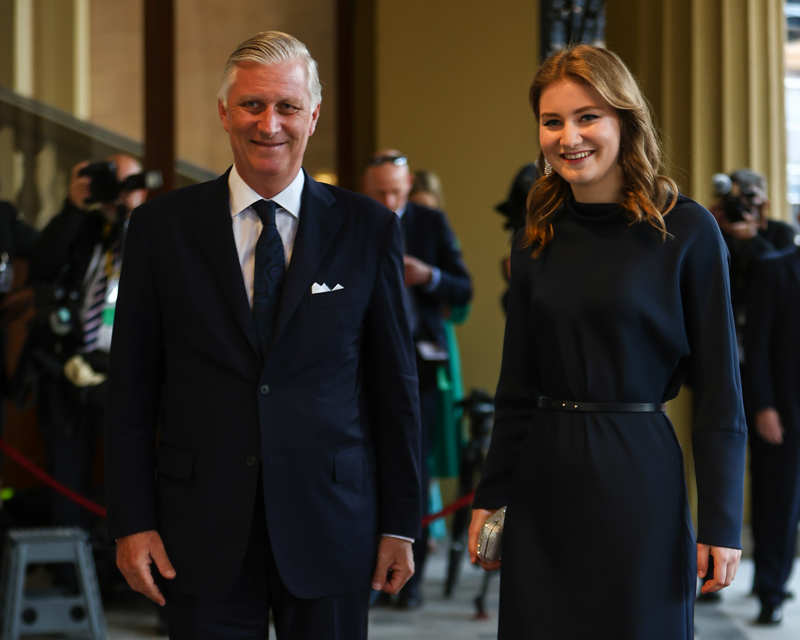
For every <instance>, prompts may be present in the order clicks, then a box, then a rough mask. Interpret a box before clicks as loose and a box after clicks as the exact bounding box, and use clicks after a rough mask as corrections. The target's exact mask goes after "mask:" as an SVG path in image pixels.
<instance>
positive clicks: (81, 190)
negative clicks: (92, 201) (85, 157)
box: [68, 161, 92, 209]
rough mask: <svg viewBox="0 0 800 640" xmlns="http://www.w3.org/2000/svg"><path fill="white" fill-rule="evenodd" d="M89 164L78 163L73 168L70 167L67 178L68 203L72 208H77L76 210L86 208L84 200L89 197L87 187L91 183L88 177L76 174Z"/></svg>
mask: <svg viewBox="0 0 800 640" xmlns="http://www.w3.org/2000/svg"><path fill="white" fill-rule="evenodd" d="M88 164H89V163H88V162H86V161H84V162H79V163H78V164H76V165H75V166H74V167H72V171H71V173H70V176H69V195H68V198H69V201H70V202H71V203H72V204H73V206H75V207H77V208H78V209H83V208H85V207H86V198H88V197H89V193H90V192H89V185H90V184H91V182H92V179H91V178H90V177H89V176H79V175H78V172H79V171H80V170H81V169H83V168H84V167H85V166H86V165H88Z"/></svg>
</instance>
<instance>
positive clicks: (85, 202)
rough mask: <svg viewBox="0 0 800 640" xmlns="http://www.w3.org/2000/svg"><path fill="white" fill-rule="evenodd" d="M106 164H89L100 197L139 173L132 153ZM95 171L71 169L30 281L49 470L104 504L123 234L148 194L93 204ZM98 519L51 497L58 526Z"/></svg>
mask: <svg viewBox="0 0 800 640" xmlns="http://www.w3.org/2000/svg"><path fill="white" fill-rule="evenodd" d="M106 162H108V163H111V164H108V165H105V167H103V165H102V164H94V165H92V166H93V167H98V168H100V169H101V170H100V174H102V175H101V176H100V177H99V182H95V183H94V190H95V195H97V193H96V192H97V188H98V186H99V184H100V183H103V184H106V183H109V182H113V181H117V182H118V183H119V184H122V183H123V181H124V180H125V179H126V178H128V177H130V176H132V175H136V174H140V173H141V171H142V167H141V165H140V164H139V161H138V160H136V159H135V158H133V157H132V156H129V155H126V154H117V155H112V156H110V157H109V158H107V160H106ZM89 166H90V163H89V162H87V161H84V162H79V163H78V164H76V165H75V166H74V167H72V170H71V173H70V182H69V188H68V191H67V197H66V199H65V201H64V205H63V207H62V208H61V211H59V213H58V214H56V215H55V216H54V217H53V218H52V220H50V222H48V224H47V226H45V228H44V230H43V231H42V233H41V235H40V236H39V239H38V241H37V243H36V245H35V246H34V249H33V255H32V258H31V265H30V278H31V282H32V283H33V285H34V287H35V288H36V290H37V313H38V316H37V318H36V320H35V322H34V325H33V327H32V329H31V334H30V335H29V338H28V343H29V344H28V348H29V349H30V350H29V351H28V353H29V354H31V358H32V360H33V363H32V365H33V366H34V367H35V368H36V369H37V376H36V377H37V385H36V388H37V403H36V410H37V420H38V424H39V428H40V430H41V432H42V436H43V438H44V441H45V447H46V450H47V459H48V464H49V467H50V471H51V473H52V475H53V477H54V478H55V479H56V480H58V481H59V482H61V483H62V484H64V485H66V486H67V487H69V488H70V489H72V490H74V491H77V492H78V493H81V494H83V495H87V496H89V497H92V498H93V499H99V498H100V496H99V495H96V494H97V491H96V489H95V486H94V485H95V483H94V466H95V465H94V462H95V454H96V451H97V443H98V439H99V438H100V437H101V434H102V431H103V420H104V415H105V411H104V410H105V403H106V392H107V386H106V384H105V379H106V375H107V373H108V353H109V349H110V348H111V333H112V331H111V330H112V324H111V323H112V319H113V306H114V304H113V301H114V299H115V296H116V293H117V291H116V289H117V283H118V282H119V273H120V269H121V266H122V244H123V238H124V233H125V229H126V227H127V224H128V221H129V218H130V215H131V212H132V211H133V210H134V209H135V208H136V207H138V206H139V205H140V204H142V203H143V202H144V201H145V199H146V197H147V190H146V189H144V188H138V189H130V190H128V189H122V190H120V191H119V192H118V193H116V194H115V195H113V194H109V199H108V200H104V201H93V198H92V195H93V181H95V180H98V177H97V175H94V176H93V175H92V174H91V173H89V174H87V172H86V171H85V169H86V168H87V167H89ZM56 320H58V322H56ZM100 493H102V492H100ZM100 499H101V498H100ZM95 523H96V519H95V518H94V516H92V515H91V514H90V513H89V512H88V511H85V510H84V509H82V508H81V507H80V506H79V505H78V504H76V503H74V502H73V501H71V500H69V499H67V498H65V497H63V496H61V495H60V494H56V493H53V503H52V524H54V525H58V526H82V527H85V528H92V526H93V525H94V524H95Z"/></svg>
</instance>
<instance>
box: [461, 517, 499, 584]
mask: <svg viewBox="0 0 800 640" xmlns="http://www.w3.org/2000/svg"><path fill="white" fill-rule="evenodd" d="M493 513H494V511H490V510H489V509H473V510H472V521H471V522H470V523H469V542H468V544H467V548H468V549H469V560H470V562H471V563H472V564H475V563H478V564H480V565H481V567H483V568H484V569H486V571H494V570H495V569H499V568H500V562H501V561H500V560H496V561H495V562H484V561H483V560H479V559H478V536H480V534H481V529H482V528H483V523H484V522H486V519H487V518H488V517H489V516H490V515H492V514H493Z"/></svg>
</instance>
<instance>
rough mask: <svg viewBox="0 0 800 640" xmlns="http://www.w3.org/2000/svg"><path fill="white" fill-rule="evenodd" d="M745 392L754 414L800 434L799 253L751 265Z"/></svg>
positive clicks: (789, 251) (792, 249)
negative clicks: (772, 413)
mask: <svg viewBox="0 0 800 640" xmlns="http://www.w3.org/2000/svg"><path fill="white" fill-rule="evenodd" d="M745 355H746V358H747V359H746V361H745V365H744V380H745V392H746V394H747V399H748V410H749V411H750V413H751V414H755V413H756V412H758V411H759V410H761V409H765V408H767V407H772V408H773V409H776V410H777V411H778V413H779V414H780V417H781V423H782V424H783V428H784V429H786V430H787V431H793V432H794V433H795V434H800V248H798V247H795V246H792V247H790V248H789V249H786V250H785V251H782V252H780V253H775V254H772V255H771V256H769V257H766V258H764V259H763V260H760V261H758V262H756V263H755V265H754V267H753V272H752V276H751V278H750V294H749V299H748V311H747V326H746V329H745Z"/></svg>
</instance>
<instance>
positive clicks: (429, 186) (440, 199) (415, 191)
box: [408, 169, 444, 210]
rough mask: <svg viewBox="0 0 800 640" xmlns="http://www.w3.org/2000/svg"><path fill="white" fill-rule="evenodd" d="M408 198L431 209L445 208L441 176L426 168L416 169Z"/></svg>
mask: <svg viewBox="0 0 800 640" xmlns="http://www.w3.org/2000/svg"><path fill="white" fill-rule="evenodd" d="M408 199H409V200H411V202H416V203H417V204H421V205H422V206H424V207H428V208H429V209H440V210H442V209H444V191H443V190H442V181H441V180H440V179H439V176H438V175H436V174H435V173H434V172H433V171H425V170H424V169H420V170H418V171H415V172H414V180H413V181H412V183H411V192H410V193H409V194H408Z"/></svg>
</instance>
